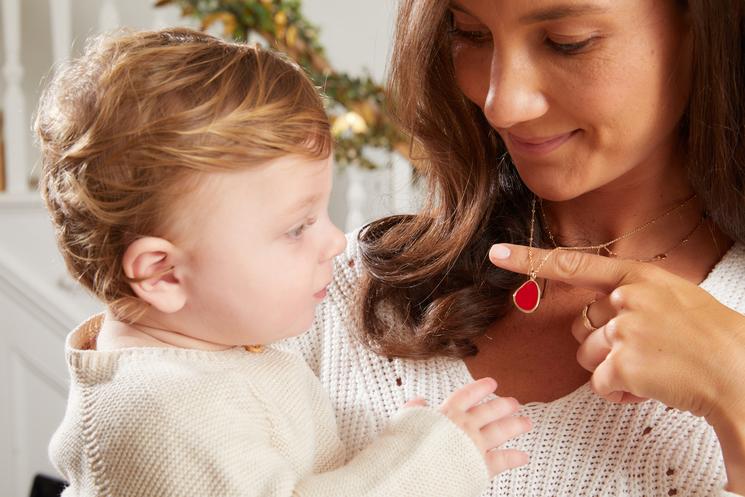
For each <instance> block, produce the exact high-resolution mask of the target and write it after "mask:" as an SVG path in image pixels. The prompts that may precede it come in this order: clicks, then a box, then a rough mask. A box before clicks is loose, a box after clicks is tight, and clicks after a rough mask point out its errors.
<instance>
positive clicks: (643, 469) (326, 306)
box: [282, 234, 745, 497]
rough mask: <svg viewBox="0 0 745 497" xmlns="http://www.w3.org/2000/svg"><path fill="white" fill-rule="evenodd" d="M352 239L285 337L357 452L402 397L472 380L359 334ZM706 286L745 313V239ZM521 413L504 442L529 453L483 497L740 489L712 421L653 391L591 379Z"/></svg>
mask: <svg viewBox="0 0 745 497" xmlns="http://www.w3.org/2000/svg"><path fill="white" fill-rule="evenodd" d="M355 240H356V238H355V234H350V235H348V238H347V242H348V244H347V250H346V253H345V254H342V255H340V256H339V257H338V258H337V259H336V261H335V276H334V282H333V284H332V286H331V287H330V288H329V293H328V297H327V298H326V300H325V301H324V302H323V303H322V305H321V306H320V307H319V309H318V313H317V315H316V322H315V324H314V327H313V329H312V330H311V331H310V332H309V333H306V334H304V335H301V336H300V337H297V338H294V339H291V340H289V341H287V342H285V343H283V344H282V345H283V346H286V347H289V348H293V349H296V350H299V351H301V352H302V354H303V355H304V356H305V358H306V360H307V361H308V364H309V365H310V366H311V368H312V369H313V370H314V371H315V372H316V374H317V375H318V376H319V378H320V380H321V384H322V385H323V387H324V389H325V390H326V392H327V393H328V394H329V395H330V397H331V401H332V403H333V405H334V408H335V409H336V416H337V422H338V424H339V427H340V435H341V438H342V441H343V442H344V443H345V444H346V446H347V447H348V449H349V451H350V455H353V454H355V453H356V452H357V451H359V450H361V449H362V448H363V447H365V446H366V445H367V444H368V443H370V441H371V440H373V438H374V437H375V436H376V434H377V433H378V432H380V430H382V429H383V428H384V426H385V423H386V420H387V419H388V418H389V417H390V416H392V415H393V414H394V412H395V411H396V409H397V408H398V406H400V405H401V403H403V402H404V400H406V399H411V398H413V397H415V396H424V397H425V398H427V399H428V400H429V402H430V403H431V404H432V405H435V404H437V403H439V402H441V401H442V400H443V399H444V398H445V397H446V396H447V395H448V394H449V393H450V392H451V391H453V390H454V389H455V388H457V387H459V386H461V385H464V384H466V383H468V382H469V381H472V378H471V376H470V374H469V372H468V369H467V368H466V366H465V364H464V363H463V361H461V360H449V359H442V358H436V359H431V360H427V361H413V360H400V359H388V358H386V357H381V356H379V355H376V354H374V353H372V352H370V351H369V350H367V349H366V348H365V347H364V346H363V345H361V344H360V343H358V341H356V340H355V339H354V338H353V337H354V336H355V334H356V333H357V327H358V326H359V323H357V322H355V320H354V319H353V317H352V313H351V309H350V305H351V302H352V300H353V295H354V292H355V289H356V281H357V278H358V277H359V275H360V271H361V263H360V261H359V250H358V245H357V243H356V241H355ZM701 286H702V287H703V288H704V289H705V290H707V291H708V292H709V293H711V294H712V295H713V296H714V297H716V298H717V299H718V300H719V301H720V302H722V303H723V304H725V305H727V306H729V307H731V308H733V309H735V310H737V311H739V312H740V313H745V246H743V245H742V244H736V245H734V246H733V247H732V248H731V249H730V250H729V252H728V253H727V254H726V255H725V256H724V258H723V259H722V260H721V261H720V262H719V263H718V264H717V265H716V267H715V268H714V269H713V271H712V272H711V273H710V274H709V276H708V277H707V278H706V280H705V281H704V282H703V283H702V284H701ZM391 324H392V325H394V323H391ZM701 332H702V333H705V332H706V330H701ZM496 380H497V381H499V378H496ZM521 413H522V414H524V415H526V416H529V417H530V418H531V420H532V421H533V429H532V430H531V431H530V432H529V433H527V434H525V435H522V436H520V437H518V438H517V439H516V440H514V441H510V442H508V443H507V445H506V447H515V448H519V449H522V450H525V451H527V452H528V453H529V454H530V457H531V462H530V464H528V465H527V466H524V467H522V468H519V469H517V470H513V471H508V472H505V473H502V474H501V475H500V476H498V477H497V478H496V479H495V480H494V481H493V482H492V485H491V487H490V488H489V489H488V490H487V491H486V492H485V493H484V494H483V495H484V496H485V497H486V496H500V497H526V496H528V497H532V496H559V497H563V496H571V497H582V496H586V497H595V496H634V497H642V496H646V497H658V496H670V495H677V496H720V495H734V494H728V493H725V492H724V491H723V490H722V488H723V486H724V483H725V473H724V466H723V461H722V457H721V453H720V447H719V443H718V441H717V439H716V437H715V434H714V431H713V430H712V428H711V427H710V426H709V425H708V424H707V423H706V421H705V420H703V419H701V418H697V417H695V416H692V415H691V414H688V413H685V412H679V411H677V410H673V409H669V408H666V407H665V406H664V405H662V404H660V403H658V402H655V401H647V402H644V403H642V404H631V405H618V404H611V403H609V402H606V401H605V400H603V399H602V398H600V397H598V396H596V395H595V394H594V393H593V392H592V391H591V389H590V388H589V385H584V386H582V387H580V388H579V389H577V390H576V391H574V392H572V393H570V394H569V395H566V396H565V397H562V398H560V399H558V400H556V401H553V402H549V403H538V402H532V403H529V404H527V405H525V406H524V407H523V409H522V411H521ZM452 461H453V463H456V458H455V457H453V458H452ZM425 469H426V468H424V467H423V468H422V470H425Z"/></svg>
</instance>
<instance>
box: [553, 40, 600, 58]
mask: <svg viewBox="0 0 745 497" xmlns="http://www.w3.org/2000/svg"><path fill="white" fill-rule="evenodd" d="M593 41H595V38H594V37H590V38H587V39H584V40H581V41H577V42H571V43H565V42H558V41H556V40H552V39H551V38H548V37H547V38H546V43H547V44H548V46H550V47H551V48H552V49H553V50H555V51H557V52H559V53H561V54H564V55H574V54H577V53H580V52H581V51H582V50H584V49H586V48H587V47H589V46H590V44H591V43H592V42H593Z"/></svg>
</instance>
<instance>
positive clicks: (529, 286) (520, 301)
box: [512, 194, 706, 313]
mask: <svg viewBox="0 0 745 497" xmlns="http://www.w3.org/2000/svg"><path fill="white" fill-rule="evenodd" d="M694 198H696V195H695V194H693V195H691V196H690V197H688V198H687V199H685V200H684V201H683V202H681V203H680V204H678V205H676V206H675V207H673V208H671V209H669V210H667V211H666V212H664V213H662V214H661V215H659V216H657V217H655V218H654V219H652V220H650V221H647V222H646V223H644V224H642V225H641V226H637V227H636V228H634V229H633V230H631V231H629V232H627V233H624V234H622V235H621V236H619V237H616V238H614V239H613V240H609V241H607V242H605V243H600V244H597V245H585V246H578V247H571V246H560V245H557V243H556V239H555V238H554V235H553V233H551V229H550V228H549V227H548V223H547V222H546V217H545V213H544V212H543V203H542V202H541V206H540V207H541V217H542V219H543V223H544V225H545V226H546V231H547V233H548V236H549V239H550V240H551V243H552V245H553V249H552V250H551V251H550V252H549V253H548V254H546V255H545V256H544V257H543V259H542V260H541V261H540V263H539V264H538V266H537V267H535V264H534V261H533V236H534V232H535V204H536V197H535V196H534V197H533V203H532V206H531V213H530V239H529V242H528V265H529V273H528V280H527V281H526V282H525V283H523V284H522V285H520V287H519V288H518V289H517V290H515V293H513V294H512V301H513V302H514V303H515V307H517V308H518V309H519V310H520V311H522V312H525V313H531V312H533V311H535V310H536V309H537V308H538V304H539V303H540V302H541V288H540V286H539V285H538V282H537V281H536V279H537V278H538V272H539V271H540V270H541V268H542V267H543V265H544V264H545V263H546V261H548V259H549V257H551V255H552V254H553V253H554V252H558V251H562V250H563V251H568V250H576V251H583V250H594V251H595V252H596V253H597V254H598V255H602V254H601V252H604V253H605V255H606V257H619V255H618V253H616V252H614V251H613V250H611V246H612V245H613V244H614V243H616V242H619V241H621V240H625V239H626V238H629V237H631V236H633V235H635V234H637V233H639V232H641V231H644V230H645V229H647V228H649V227H650V226H652V225H653V224H655V223H656V222H657V221H660V220H661V219H664V218H666V217H667V216H669V215H671V214H672V213H674V212H677V211H678V210H680V209H682V208H683V207H685V206H686V205H688V204H689V203H690V202H691V201H693V199H694ZM705 220H706V213H705V212H704V213H703V214H702V215H701V218H700V219H699V221H698V223H696V226H694V227H693V229H692V230H691V231H690V232H688V233H687V234H686V236H685V237H684V238H683V239H682V240H681V241H679V242H678V243H676V244H675V245H674V246H673V247H671V248H669V249H667V250H666V251H665V252H663V253H660V254H657V255H655V256H654V257H650V258H648V259H632V260H635V261H637V262H657V261H662V260H665V259H666V258H667V256H668V254H669V253H670V252H672V251H673V250H675V249H676V248H678V247H680V246H681V245H684V244H685V243H686V242H688V240H690V238H691V237H692V236H693V234H694V233H695V232H696V231H697V230H698V228H699V227H700V226H701V225H702V224H703V223H704V221H705Z"/></svg>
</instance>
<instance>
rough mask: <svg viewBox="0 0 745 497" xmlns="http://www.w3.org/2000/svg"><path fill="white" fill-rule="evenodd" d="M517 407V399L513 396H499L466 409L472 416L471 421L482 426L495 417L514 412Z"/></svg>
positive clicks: (518, 404) (518, 407) (499, 417)
mask: <svg viewBox="0 0 745 497" xmlns="http://www.w3.org/2000/svg"><path fill="white" fill-rule="evenodd" d="M519 409H520V403H519V402H518V401H517V399H515V398H513V397H499V398H496V399H492V400H490V401H489V402H484V403H483V404H478V405H476V406H474V407H472V408H471V409H469V410H468V414H470V415H471V416H473V423H475V425H476V426H478V427H482V426H486V425H488V424H489V423H491V422H492V421H496V420H497V419H501V418H503V417H505V416H509V415H510V414H515V413H516V412H517V411H518V410H519Z"/></svg>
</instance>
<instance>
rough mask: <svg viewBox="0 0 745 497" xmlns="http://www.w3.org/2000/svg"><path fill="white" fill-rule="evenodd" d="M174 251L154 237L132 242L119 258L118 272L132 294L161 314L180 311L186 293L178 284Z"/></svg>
mask: <svg viewBox="0 0 745 497" xmlns="http://www.w3.org/2000/svg"><path fill="white" fill-rule="evenodd" d="M178 256H179V251H178V248H177V247H176V246H175V245H173V244H172V243H171V242H169V241H167V240H164V239H163V238H157V237H151V236H149V237H145V238H140V239H138V240H135V241H134V242H132V243H131V244H130V245H129V247H127V250H126V251H125V252H124V257H122V269H123V270H124V274H125V275H126V276H127V278H128V279H129V285H130V286H131V287H132V291H134V293H135V295H137V296H138V297H139V298H140V299H142V300H144V301H145V302H147V303H148V304H150V305H152V306H153V307H155V308H156V309H158V310H159V311H161V312H165V313H172V312H176V311H178V310H180V309H181V308H182V307H183V306H184V304H185V303H186V292H185V291H184V290H185V289H184V287H183V284H182V282H181V281H180V279H179V277H178V274H179V267H178V265H177V261H178V259H179V257H178Z"/></svg>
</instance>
